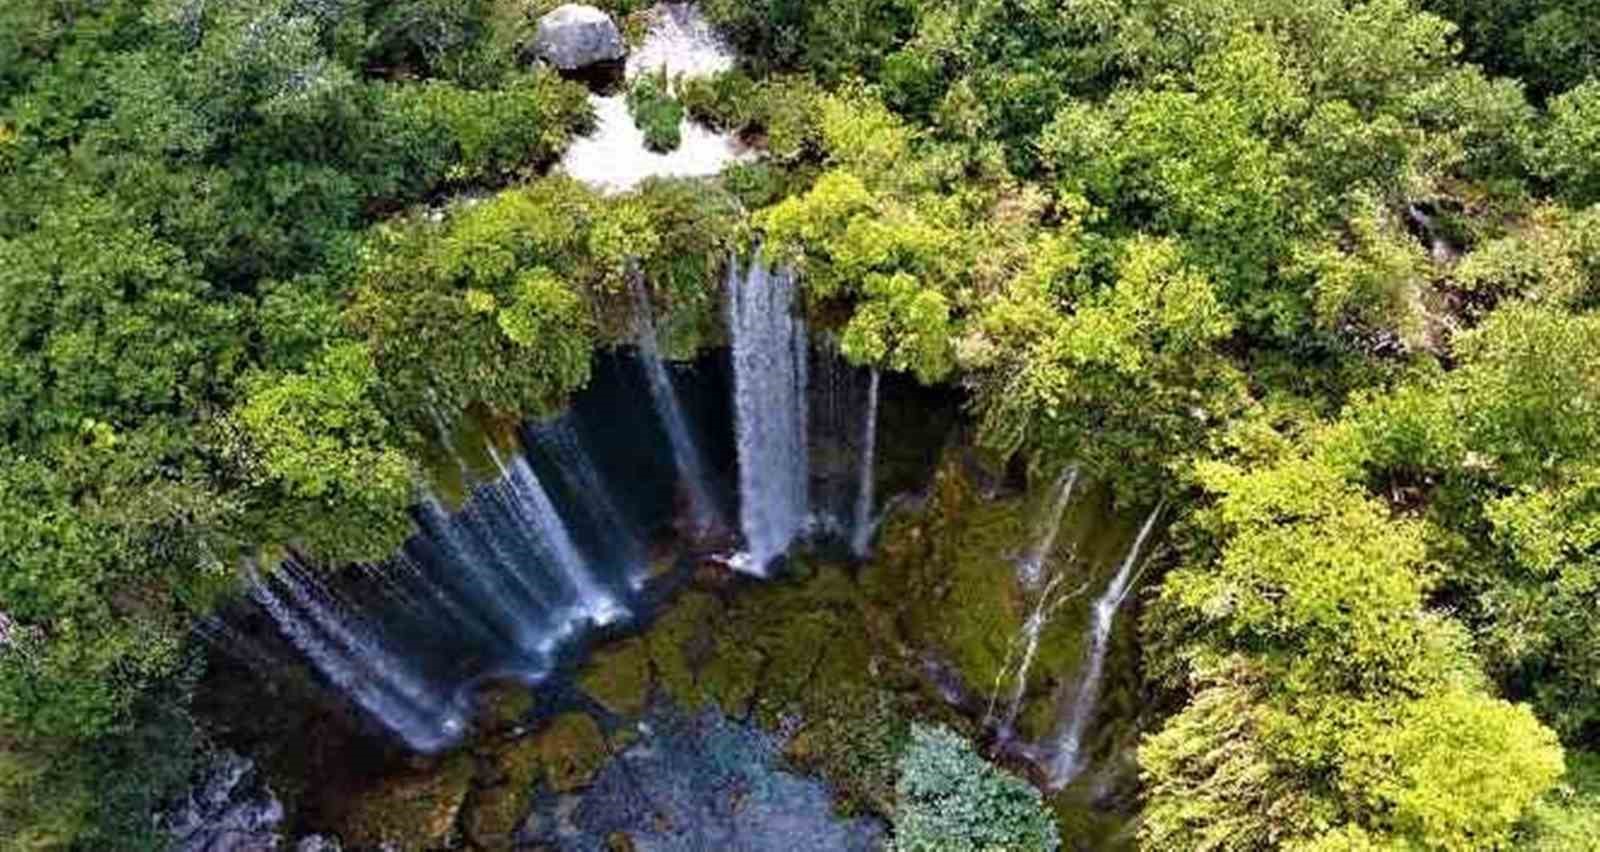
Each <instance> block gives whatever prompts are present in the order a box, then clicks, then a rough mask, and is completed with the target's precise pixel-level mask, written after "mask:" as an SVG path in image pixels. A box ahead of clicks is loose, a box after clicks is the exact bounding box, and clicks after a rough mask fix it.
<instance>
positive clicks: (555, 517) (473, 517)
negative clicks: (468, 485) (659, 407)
mask: <svg viewBox="0 0 1600 852" xmlns="http://www.w3.org/2000/svg"><path fill="white" fill-rule="evenodd" d="M576 451H578V452H581V450H576ZM488 452H489V455H490V456H491V458H492V459H493V460H494V462H495V464H496V465H497V466H498V467H499V469H500V477H499V479H497V480H496V481H494V482H491V483H487V484H484V485H480V486H478V487H477V488H475V489H474V490H473V492H472V494H471V496H470V497H469V498H468V499H467V501H466V504H465V505H464V506H462V508H461V510H460V511H458V512H456V513H454V514H451V513H449V512H448V511H447V510H446V509H445V508H444V506H443V505H442V504H440V503H439V501H438V500H437V499H434V498H428V499H426V500H424V501H423V502H422V504H421V505H420V506H418V507H417V509H416V511H415V517H416V520H417V525H418V527H419V530H420V531H419V532H418V534H416V535H414V536H412V538H411V539H409V540H408V541H407V542H406V544H405V546H404V548H403V549H402V550H401V551H400V552H399V553H397V554H395V555H394V556H392V557H390V558H389V559H388V560H386V561H385V562H384V563H382V564H381V565H377V566H372V565H357V566H351V567H350V568H348V569H345V570H342V571H339V570H333V569H329V570H328V571H327V572H326V578H323V577H319V576H318V575H317V574H316V573H314V572H313V571H312V570H311V569H310V568H307V567H306V566H303V565H301V564H300V563H299V562H298V561H295V560H292V559H291V560H288V561H286V562H285V563H284V564H283V565H282V566H280V568H279V570H278V571H276V572H274V573H273V574H272V575H270V576H268V577H265V578H263V577H260V576H253V577H252V578H251V581H252V582H251V587H250V594H251V597H252V599H254V600H255V601H256V603H257V604H259V605H260V607H261V608H262V609H263V610H265V611H266V613H267V614H268V615H270V616H271V617H272V619H273V621H275V622H276V623H277V625H278V629H279V631H280V632H281V633H282V635H283V637H284V638H285V639H286V640H287V641H288V642H289V644H291V645H293V646H294V647H295V648H296V649H298V650H299V651H300V653H301V654H303V655H304V656H305V658H306V659H307V660H308V661H309V662H310V663H311V665H312V666H314V667H315V668H316V669H317V670H318V671H319V672H321V673H322V675H323V676H324V677H325V678H326V679H327V680H328V681H329V682H330V683H331V684H332V685H333V686H334V687H335V688H337V689H338V690H339V691H340V692H342V693H343V694H345V695H346V696H348V697H349V699H350V700H351V701H353V702H354V703H355V704H356V705H357V706H359V707H361V708H362V709H363V710H365V711H366V712H367V713H368V714H369V715H370V716H372V717H373V718H374V719H376V720H377V721H378V722H379V723H380V724H382V725H383V726H384V727H385V728H387V729H389V730H390V731H392V732H393V733H394V734H395V735H396V736H398V737H399V738H400V739H401V740H402V741H404V742H405V743H406V745H408V746H410V747H411V748H413V749H415V750H417V751H422V752H436V751H439V750H441V749H444V748H447V747H449V746H451V745H453V744H454V743H456V742H457V741H459V740H460V738H461V736H462V735H463V734H464V733H465V732H466V728H467V721H466V711H465V709H464V708H466V707H467V706H468V705H467V701H466V700H465V695H466V691H467V690H470V689H471V688H472V685H473V684H474V683H475V682H477V680H478V679H480V678H484V677H511V678H516V679H520V680H523V681H536V680H539V679H541V678H543V677H545V676H547V675H548V674H549V673H550V671H551V670H552V669H553V667H554V664H555V662H556V659H555V656H554V655H555V654H556V652H557V650H558V648H560V647H561V646H562V645H563V644H564V643H566V642H568V641H569V640H571V639H572V638H573V637H574V636H576V635H577V634H578V633H580V632H581V631H583V630H586V629H588V628H590V627H592V626H597V625H605V624H610V623H613V622H616V621H618V620H621V619H625V618H628V617H630V615H631V612H630V608H629V606H628V604H627V603H626V601H625V599H624V595H626V594H629V593H630V592H631V591H633V589H632V588H623V589H620V590H614V589H613V587H612V584H610V583H607V582H605V581H602V579H601V578H600V577H599V576H598V575H597V573H596V571H595V564H596V563H595V562H593V561H592V560H590V559H588V558H586V555H585V554H584V552H583V551H582V550H581V549H580V548H579V546H578V544H577V542H576V541H575V540H574V538H573V535H572V533H571V531H570V530H569V529H568V527H567V524H566V522H565V520H564V519H563V518H562V516H561V515H560V514H559V513H558V512H557V510H556V506H555V503H554V501H553V500H552V499H551V497H550V494H549V492H548V491H547V490H546V488H545V485H544V483H543V482H541V481H540V479H539V477H538V475H537V473H536V472H535V471H534V468H533V466H532V464H531V463H530V461H529V459H528V457H527V456H526V455H525V454H522V453H518V454H516V455H514V456H511V457H510V458H509V459H506V458H504V457H502V455H501V453H500V452H499V451H498V450H496V449H495V448H494V447H493V446H492V445H490V446H489V447H488ZM568 462H569V464H572V465H574V466H576V472H574V473H573V474H572V476H573V478H574V480H576V481H578V482H579V483H580V485H581V486H583V487H588V488H598V487H599V485H600V483H599V479H598V476H597V475H593V476H591V475H590V474H592V473H594V472H593V470H592V468H589V473H584V472H583V471H582V469H581V468H582V463H580V462H578V461H576V460H572V459H569V460H568ZM593 499H595V500H603V499H604V497H603V495H593ZM624 567H627V566H624ZM619 585H620V586H623V587H626V586H627V583H626V582H623V583H621V584H619ZM341 588H342V589H343V590H342V591H341ZM213 632H214V633H222V631H213ZM246 650H248V649H246Z"/></svg>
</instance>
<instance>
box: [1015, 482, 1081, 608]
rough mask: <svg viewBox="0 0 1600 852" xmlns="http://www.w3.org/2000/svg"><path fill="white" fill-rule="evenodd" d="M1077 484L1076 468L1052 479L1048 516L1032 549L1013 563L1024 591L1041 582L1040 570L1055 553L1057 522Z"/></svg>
mask: <svg viewBox="0 0 1600 852" xmlns="http://www.w3.org/2000/svg"><path fill="white" fill-rule="evenodd" d="M1077 484H1078V468H1077V467H1075V466H1074V467H1068V468H1067V469H1065V470H1063V471H1061V475H1060V476H1058V477H1056V481H1055V485H1054V486H1053V487H1052V488H1051V492H1052V493H1053V494H1054V495H1055V497H1054V499H1053V500H1052V501H1051V504H1050V512H1049V514H1047V515H1045V517H1044V521H1043V523H1041V524H1040V526H1039V528H1038V534H1037V535H1036V536H1034V540H1033V547H1031V548H1029V550H1028V552H1027V553H1026V554H1024V555H1023V557H1022V559H1021V560H1019V561H1018V563H1017V577H1018V579H1020V580H1021V581H1022V586H1023V588H1025V589H1034V588H1038V586H1039V581H1040V580H1042V579H1044V566H1045V563H1046V562H1047V561H1049V559H1050V554H1051V553H1053V552H1054V551H1055V549H1056V537H1057V536H1058V535H1060V534H1061V519H1062V518H1064V517H1065V516H1066V514H1067V506H1068V504H1070V503H1071V502H1072V489H1073V487H1074V486H1076V485H1077Z"/></svg>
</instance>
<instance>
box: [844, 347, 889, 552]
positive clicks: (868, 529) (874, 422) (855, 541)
mask: <svg viewBox="0 0 1600 852" xmlns="http://www.w3.org/2000/svg"><path fill="white" fill-rule="evenodd" d="M881 378H882V375H881V374H880V373H879V371H878V368H877V367H873V368H872V378H871V379H870V380H869V382H868V384H867V420H866V423H865V424H864V425H863V426H862V435H861V478H860V480H859V485H858V487H857V489H856V511H855V518H854V520H853V522H852V524H851V527H850V552H851V553H852V554H854V555H855V557H856V558H857V559H864V558H866V555H867V548H868V546H870V545H871V543H872V530H873V528H874V526H876V525H875V524H874V523H873V521H872V485H873V477H874V474H875V465H876V463H877V450H878V382H879V379H881Z"/></svg>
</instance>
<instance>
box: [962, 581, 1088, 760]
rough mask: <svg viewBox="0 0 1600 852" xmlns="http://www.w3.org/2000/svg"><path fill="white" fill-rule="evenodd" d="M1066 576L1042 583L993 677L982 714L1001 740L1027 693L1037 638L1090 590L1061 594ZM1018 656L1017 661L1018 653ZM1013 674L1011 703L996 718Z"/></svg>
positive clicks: (1082, 587)
mask: <svg viewBox="0 0 1600 852" xmlns="http://www.w3.org/2000/svg"><path fill="white" fill-rule="evenodd" d="M1063 580H1065V577H1064V576H1063V575H1062V574H1059V573H1057V574H1054V575H1052V576H1051V577H1050V580H1049V582H1048V583H1046V584H1045V587H1044V591H1043V592H1041V593H1040V594H1039V600H1038V602H1037V603H1035V604H1034V607H1033V612H1031V613H1029V614H1028V620H1027V621H1025V622H1023V624H1022V632H1021V633H1020V634H1019V635H1018V636H1016V637H1013V638H1012V640H1011V645H1010V647H1008V648H1007V649H1006V660H1005V662H1004V663H1003V664H1002V665H1001V666H1000V673H999V674H997V675H995V681H994V689H993V691H991V692H990V694H989V709H988V711H987V712H986V713H985V714H984V720H983V721H984V724H985V725H987V726H993V727H995V728H996V729H997V730H998V731H999V734H1000V737H1001V739H1002V740H1005V739H1009V738H1010V737H1011V735H1012V732H1013V729H1014V726H1015V725H1016V722H1017V715H1018V714H1019V713H1021V712H1022V699H1023V697H1024V695H1025V694H1026V692H1027V690H1028V672H1029V671H1031V670H1032V669H1033V658H1034V656H1035V655H1036V654H1038V653H1039V637H1040V636H1042V635H1043V634H1044V628H1045V626H1046V625H1048V624H1049V623H1050V620H1051V619H1052V618H1054V617H1055V614H1056V613H1057V612H1059V611H1060V610H1061V607H1062V606H1064V605H1066V603H1067V601H1070V600H1072V599H1073V598H1076V597H1078V596H1079V595H1081V594H1083V593H1084V592H1086V591H1088V590H1089V585H1088V584H1087V583H1085V584H1083V585H1080V586H1079V587H1078V588H1077V589H1075V590H1073V591H1071V592H1064V593H1063V592H1062V591H1061V590H1062V589H1064V588H1065V585H1064V583H1063ZM1019 649H1020V650H1021V657H1020V659H1018V657H1017V653H1018V650H1019ZM1014 659H1016V660H1017V665H1016V668H1015V669H1013V668H1012V666H1011V662H1012V660H1014ZM1010 672H1015V674H1014V676H1013V684H1012V689H1011V700H1010V702H1009V703H1008V704H1007V705H1006V709H1005V717H1004V718H999V717H996V716H995V707H996V705H998V704H999V701H1000V688H1001V687H1002V686H1003V685H1004V684H1005V680H1006V675H1007V673H1010Z"/></svg>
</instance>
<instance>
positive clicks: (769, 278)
mask: <svg viewBox="0 0 1600 852" xmlns="http://www.w3.org/2000/svg"><path fill="white" fill-rule="evenodd" d="M727 289H728V294H727V298H728V303H727V311H728V330H729V333H730V335H731V337H732V343H733V387H734V392H733V395H734V435H735V443H736V446H737V450H738V458H739V524H740V531H741V532H742V533H743V534H744V541H745V547H746V549H747V553H746V554H745V560H744V562H745V568H746V570H749V571H750V572H752V573H755V574H758V575H765V572H766V569H767V566H768V565H769V564H770V563H771V562H772V560H773V559H776V558H777V557H778V556H781V555H782V554H783V553H784V552H785V551H787V550H788V549H789V545H790V544H791V543H793V541H794V539H795V538H796V537H797V536H798V535H800V533H801V531H802V530H803V529H804V527H805V523H806V515H807V513H808V512H809V509H810V506H809V497H808V492H809V484H808V478H809V473H808V453H807V442H806V434H807V433H806V355H807V352H806V347H807V341H806V330H805V323H804V322H803V321H802V320H801V319H800V317H799V316H798V314H797V312H796V311H797V308H798V306H797V304H796V286H795V276H794V275H793V274H792V273H791V272H790V271H788V270H786V269H780V270H778V271H776V272H771V273H769V271H768V268H767V266H766V264H765V263H764V262H763V261H762V260H761V259H760V258H759V257H757V258H754V259H752V261H751V262H750V265H749V268H748V270H747V271H746V272H745V274H744V276H743V277H742V278H741V276H740V274H739V268H738V264H737V263H730V264H729V267H728V281H727Z"/></svg>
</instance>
